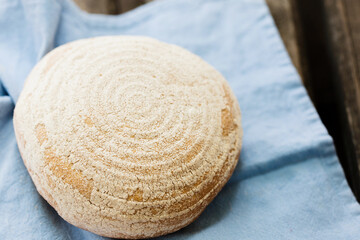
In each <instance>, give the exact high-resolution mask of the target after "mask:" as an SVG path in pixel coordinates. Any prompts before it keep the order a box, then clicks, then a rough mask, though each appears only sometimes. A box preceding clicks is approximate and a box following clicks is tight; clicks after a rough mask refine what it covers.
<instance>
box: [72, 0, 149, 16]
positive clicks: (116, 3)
mask: <svg viewBox="0 0 360 240" xmlns="http://www.w3.org/2000/svg"><path fill="white" fill-rule="evenodd" d="M74 2H75V3H76V4H77V5H78V6H79V7H80V8H81V9H82V10H84V11H86V12H89V13H101V14H120V13H123V12H127V11H129V10H131V9H134V8H136V7H138V6H140V5H142V4H144V3H146V2H149V0H100V1H99V0H74Z"/></svg>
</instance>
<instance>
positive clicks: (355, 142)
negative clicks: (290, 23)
mask: <svg viewBox="0 0 360 240" xmlns="http://www.w3.org/2000/svg"><path fill="white" fill-rule="evenodd" d="M323 4H324V5H323V7H324V14H325V21H326V22H325V24H326V25H325V26H326V29H327V33H328V34H327V36H328V40H329V49H328V50H329V56H330V61H331V64H332V71H333V73H334V75H333V76H334V78H333V81H334V86H335V88H334V89H335V91H336V92H335V93H336V97H337V102H338V104H339V109H340V111H341V112H340V114H341V119H340V120H341V127H342V129H343V132H342V140H343V148H344V153H345V156H346V159H345V160H346V162H345V164H346V165H345V166H346V167H347V168H348V169H345V171H347V172H348V174H349V176H350V181H351V185H352V188H353V191H354V192H355V194H356V196H357V198H358V200H359V199H360V181H359V176H360V175H359V169H360V15H359V12H360V1H355V0H344V1H336V0H327V1H325V0H324V1H323Z"/></svg>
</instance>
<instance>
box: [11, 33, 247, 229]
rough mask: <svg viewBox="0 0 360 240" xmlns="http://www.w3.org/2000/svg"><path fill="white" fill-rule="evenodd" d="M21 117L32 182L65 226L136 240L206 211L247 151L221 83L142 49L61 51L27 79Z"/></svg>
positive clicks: (79, 45)
mask: <svg viewBox="0 0 360 240" xmlns="http://www.w3.org/2000/svg"><path fill="white" fill-rule="evenodd" d="M14 117H15V120H14V123H15V128H16V133H17V139H18V143H19V148H20V151H21V153H22V156H23V159H24V162H25V163H26V165H27V167H28V169H29V172H30V175H31V176H32V177H33V179H35V178H36V179H37V180H34V182H35V184H36V186H37V188H38V189H41V190H42V191H43V192H46V195H48V196H47V197H45V198H46V199H47V200H48V201H49V202H50V203H51V204H52V205H53V207H54V208H55V209H56V210H57V211H58V212H59V213H60V215H62V216H63V217H64V218H65V219H66V220H68V221H70V222H72V223H73V224H75V225H76V223H77V222H79V223H81V224H79V225H80V226H84V227H87V228H88V226H91V225H93V224H94V222H96V221H95V220H94V219H97V220H98V221H100V222H101V224H102V225H101V224H100V225H101V227H106V226H107V225H106V221H104V219H106V220H108V221H110V222H111V221H122V222H123V223H124V224H123V225H122V226H124V229H122V230H121V231H122V232H124V233H125V234H126V233H128V234H129V236H133V235H131V234H132V233H133V230H132V229H131V226H130V225H131V224H130V225H129V224H127V223H139V222H143V223H146V221H152V222H156V221H167V220H168V219H172V218H174V217H176V216H180V215H184V216H185V215H186V213H187V212H191V211H192V210H193V209H196V208H197V207H199V206H201V205H202V204H205V203H206V204H207V202H206V200H207V198H208V197H209V196H210V192H211V191H215V190H214V189H218V186H223V185H224V183H225V182H226V180H227V179H228V178H229V175H231V172H232V169H233V168H234V166H235V165H236V162H237V157H236V155H237V154H238V153H239V151H240V148H241V141H242V140H241V138H242V130H241V124H240V109H239V106H238V103H237V100H236V98H235V96H234V95H233V93H232V91H231V89H230V88H229V86H228V84H227V82H226V80H225V79H224V78H223V76H222V75H221V74H220V73H219V72H217V71H216V70H215V69H214V68H213V67H212V66H210V65H209V64H207V63H206V62H205V61H203V60H202V59H201V58H199V57H197V56H196V55H194V54H192V53H190V52H188V51H187V50H185V49H182V48H180V47H177V46H174V45H170V44H166V43H162V42H159V41H157V40H154V39H151V38H146V37H134V36H116V37H115V36H112V37H98V38H92V39H85V40H78V41H75V42H71V43H68V44H65V45H63V46H60V47H58V48H56V49H54V50H53V51H51V52H50V53H49V54H47V55H46V56H45V57H44V58H43V59H42V60H41V61H40V62H39V63H38V64H37V65H36V66H35V68H34V69H33V71H32V72H31V73H30V75H29V77H28V79H27V81H26V84H25V86H24V89H23V91H22V93H21V96H20V98H19V100H18V103H17V105H16V109H15V116H14ZM41 190H39V192H41ZM216 191H218V190H216ZM42 195H44V194H42ZM192 217H194V216H190V217H189V218H192ZM90 230H91V228H90ZM94 231H96V230H94ZM111 231H113V230H111ZM146 231H148V232H149V233H150V232H151V231H152V230H151V228H146V227H144V229H143V230H141V231H140V230H139V232H143V233H144V232H146ZM145 235H146V234H145ZM145 235H144V236H145ZM149 236H150V235H149Z"/></svg>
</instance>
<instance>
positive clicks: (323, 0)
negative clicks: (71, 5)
mask: <svg viewBox="0 0 360 240" xmlns="http://www.w3.org/2000/svg"><path fill="white" fill-rule="evenodd" d="M74 1H75V2H76V3H77V4H78V5H79V6H80V7H81V8H82V9H83V10H85V11H88V12H91V13H103V14H119V13H122V12H125V11H128V10H130V9H133V8H135V7H137V6H139V5H141V4H144V3H146V2H149V1H151V0H102V1H99V0H74ZM266 2H267V3H268V6H269V9H270V11H271V14H272V15H273V17H274V20H275V23H276V25H277V27H278V29H279V32H280V35H281V37H282V39H283V41H284V43H285V46H286V48H287V50H288V52H289V54H290V57H291V59H292V61H293V63H294V65H295V67H296V68H297V70H298V72H299V74H300V76H301V77H302V80H303V83H304V85H305V87H306V89H307V91H308V93H309V95H310V97H311V99H312V101H313V103H314V105H315V107H316V109H317V111H318V113H319V115H320V117H321V120H322V121H323V123H324V124H325V126H326V127H327V129H328V131H329V133H330V134H331V136H332V137H333V139H334V143H335V146H336V150H337V153H338V156H339V158H340V161H341V164H342V166H343V168H344V171H345V174H346V177H347V180H348V182H349V185H350V187H351V188H352V190H353V192H354V194H355V196H356V197H357V199H358V201H359V200H360V0H266Z"/></svg>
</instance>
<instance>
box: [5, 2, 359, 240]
mask: <svg viewBox="0 0 360 240" xmlns="http://www.w3.org/2000/svg"><path fill="white" fill-rule="evenodd" d="M99 35H145V36H150V37H154V38H157V39H159V40H161V41H165V42H168V43H174V44H177V45H180V46H182V47H184V48H186V49H188V50H190V51H191V52H193V53H195V54H198V55H200V56H201V57H202V58H204V59H205V60H206V61H207V62H209V63H210V64H212V65H213V66H215V68H217V69H218V70H219V71H220V72H221V73H222V74H223V75H224V76H225V77H226V78H227V80H228V81H229V82H230V85H231V87H232V89H233V90H234V92H235V94H236V96H237V98H238V100H239V102H240V106H241V109H242V116H243V118H242V123H243V127H244V142H243V150H242V153H241V156H240V162H241V163H240V164H239V166H238V167H237V169H236V170H235V172H234V174H233V177H232V178H231V180H230V182H229V183H228V184H227V185H226V186H225V187H224V189H223V190H222V191H221V192H220V194H219V195H218V196H217V197H216V199H215V200H214V201H213V202H212V203H211V204H210V206H209V207H208V208H207V209H206V210H205V212H204V213H203V214H202V215H201V217H200V218H199V219H198V220H196V221H195V222H194V223H192V224H191V225H190V226H188V227H186V228H184V229H182V230H180V231H178V232H176V233H174V234H170V235H168V236H165V237H163V239H252V240H256V239H314V240H317V239H327V240H331V239H334V240H338V239H349V240H350V239H360V208H359V205H358V204H357V202H356V201H355V198H354V196H353V195H352V193H351V191H350V189H349V187H348V185H347V182H346V180H345V178H344V174H343V171H342V169H341V166H340V164H339V162H338V159H337V156H336V153H335V151H334V146H333V143H332V140H331V138H330V137H329V135H328V133H327V131H326V129H325V128H324V126H323V125H322V123H321V121H320V119H319V117H318V115H317V113H316V111H315V109H314V107H313V105H312V104H311V102H310V100H309V97H308V96H307V94H306V91H305V89H304V87H303V86H302V84H301V81H300V79H299V76H298V74H297V73H296V70H295V69H294V67H293V65H292V64H291V61H290V59H289V56H288V55H287V53H286V50H285V49H284V46H283V44H282V42H281V40H280V37H279V34H278V32H277V30H276V27H275V25H274V22H273V20H272V18H271V15H270V13H269V11H268V9H267V7H266V4H265V2H264V1H263V0H223V1H220V0H218V1H217V0H166V1H159V2H154V3H150V4H146V5H145V6H142V7H139V8H138V9H135V10H133V11H131V12H129V13H125V14H122V15H119V16H104V15H94V14H87V13H85V12H83V11H81V10H79V8H78V7H77V6H75V4H74V3H73V2H71V0H22V1H21V0H0V80H1V86H0V156H1V157H0V239H102V238H101V237H99V236H97V235H95V234H92V233H90V232H87V231H84V230H81V229H78V228H76V227H74V226H72V225H70V224H68V223H67V222H65V221H64V220H62V219H61V218H60V217H59V216H58V215H57V213H56V212H55V211H54V210H53V209H52V208H51V207H50V206H49V205H48V204H47V203H46V202H45V201H44V200H43V199H42V198H41V197H40V195H39V194H38V193H37V192H36V189H35V187H34V185H33V183H32V181H31V179H30V176H29V174H28V173H27V171H26V169H25V167H24V164H23V162H22V160H21V157H20V154H19V151H18V148H17V144H16V140H15V137H14V131H13V125H12V114H13V108H14V104H15V103H16V101H17V99H18V97H19V94H20V92H21V89H22V86H23V83H24V81H25V79H26V76H27V75H28V73H29V71H30V70H31V68H32V67H33V66H34V65H35V64H36V63H37V62H38V61H39V60H40V59H41V58H42V57H43V56H44V54H46V53H47V52H49V51H50V50H51V49H53V48H55V47H57V46H59V45H61V44H64V43H67V42H69V41H73V40H76V39H79V38H88V37H93V36H99Z"/></svg>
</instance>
